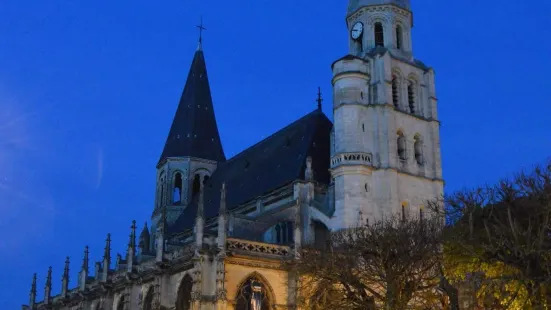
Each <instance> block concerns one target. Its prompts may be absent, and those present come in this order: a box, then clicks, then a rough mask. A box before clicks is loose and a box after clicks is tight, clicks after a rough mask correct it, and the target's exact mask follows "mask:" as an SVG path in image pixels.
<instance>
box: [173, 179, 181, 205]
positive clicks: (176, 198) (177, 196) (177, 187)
mask: <svg viewBox="0 0 551 310" xmlns="http://www.w3.org/2000/svg"><path fill="white" fill-rule="evenodd" d="M182 183H183V182H182V174H181V173H180V172H178V173H176V175H175V176H174V191H173V193H172V202H173V203H179V202H182Z"/></svg>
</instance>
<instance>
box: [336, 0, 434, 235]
mask: <svg viewBox="0 0 551 310" xmlns="http://www.w3.org/2000/svg"><path fill="white" fill-rule="evenodd" d="M412 21H413V15H412V12H411V10H410V3H409V0H350V1H349V7H348V13H347V17H346V22H347V26H348V37H349V42H350V43H349V54H348V55H346V56H344V57H342V58H340V59H338V60H337V61H335V62H334V63H333V65H332V70H333V80H332V84H333V116H334V129H333V130H334V131H333V133H332V135H333V136H332V141H333V145H332V150H331V174H332V177H333V180H334V186H335V216H334V219H333V223H332V229H342V228H347V227H350V226H354V225H357V224H358V218H359V214H360V212H361V214H362V217H363V219H364V220H365V219H369V220H376V219H379V218H381V217H382V216H383V215H385V214H386V215H388V214H402V215H403V216H418V215H419V214H420V213H422V212H423V205H424V204H425V203H426V201H427V200H429V199H434V198H437V197H439V196H441V195H442V193H443V180H442V167H441V159H440V135H439V129H440V122H439V121H438V114H437V98H436V92H435V87H434V71H433V70H432V69H431V68H430V67H427V66H425V65H424V64H423V63H422V62H420V61H418V60H416V59H415V58H414V56H413V49H412V42H411V30H412V27H413V23H412Z"/></svg>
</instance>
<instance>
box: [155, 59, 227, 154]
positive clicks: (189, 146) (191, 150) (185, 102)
mask: <svg viewBox="0 0 551 310" xmlns="http://www.w3.org/2000/svg"><path fill="white" fill-rule="evenodd" d="M183 156H190V157H196V158H202V159H210V160H215V161H224V160H226V156H225V155H224V150H223V149H222V143H221V141H220V135H219V134H218V126H217V125H216V118H215V116H214V108H213V105H212V97H211V94H210V85H209V79H208V76H207V67H206V64H205V57H204V55H203V51H202V50H201V49H200V48H198V49H197V51H196V52H195V56H194V57H193V62H192V64H191V68H190V70H189V74H188V77H187V81H186V86H185V87H184V91H183V93H182V97H181V98H180V103H179V104H178V109H177V110H176V115H175V116H174V120H173V121H172V126H171V127H170V132H169V134H168V137H167V139H166V143H165V147H164V149H163V153H162V155H161V158H160V159H159V163H161V162H162V161H163V160H164V159H166V158H167V157H183Z"/></svg>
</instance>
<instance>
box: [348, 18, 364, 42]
mask: <svg viewBox="0 0 551 310" xmlns="http://www.w3.org/2000/svg"><path fill="white" fill-rule="evenodd" d="M363 31H364V24H362V23H361V22H357V23H355V24H354V26H352V30H351V31H350V35H351V36H352V39H354V40H358V39H359V38H360V36H361V35H362V33H363Z"/></svg>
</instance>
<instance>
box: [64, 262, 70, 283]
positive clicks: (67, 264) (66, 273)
mask: <svg viewBox="0 0 551 310" xmlns="http://www.w3.org/2000/svg"><path fill="white" fill-rule="evenodd" d="M63 278H64V279H67V280H68V279H69V256H67V257H66V258H65V268H64V269H63Z"/></svg>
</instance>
